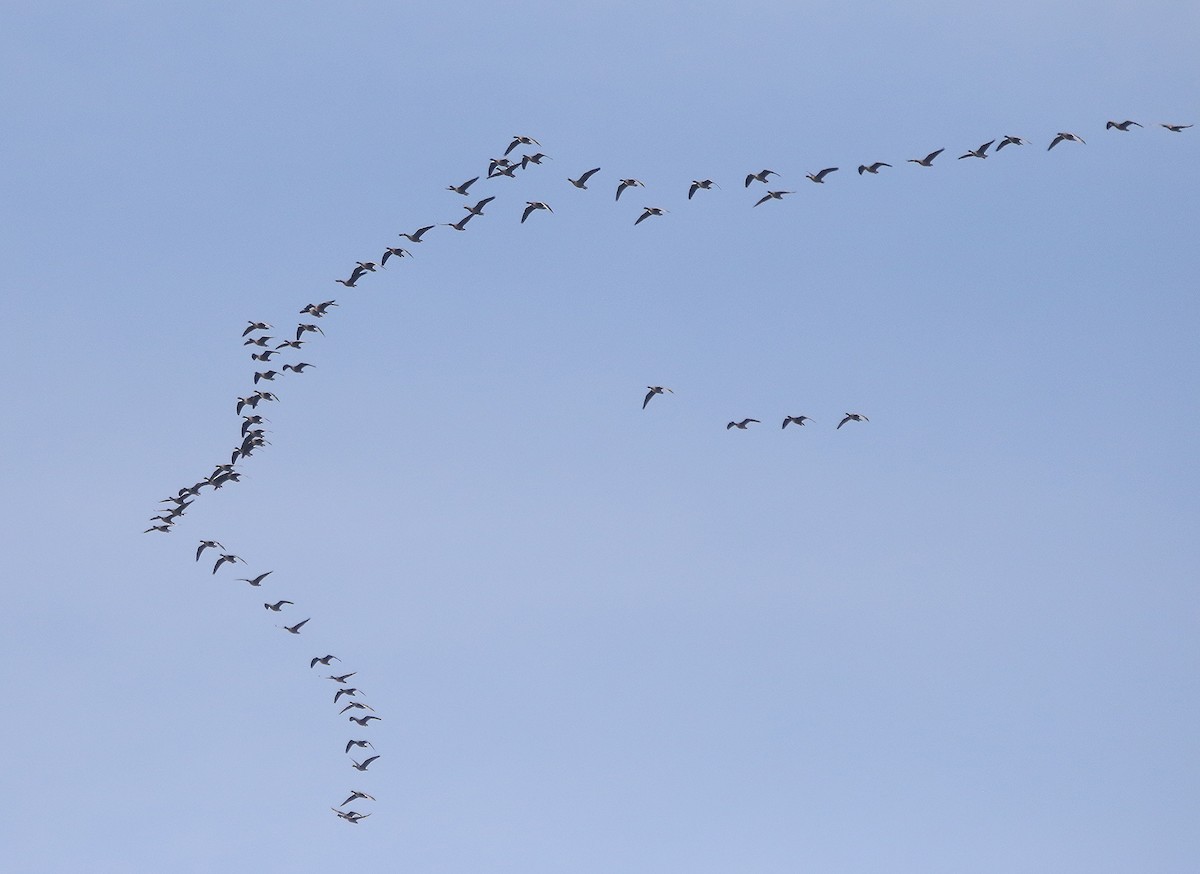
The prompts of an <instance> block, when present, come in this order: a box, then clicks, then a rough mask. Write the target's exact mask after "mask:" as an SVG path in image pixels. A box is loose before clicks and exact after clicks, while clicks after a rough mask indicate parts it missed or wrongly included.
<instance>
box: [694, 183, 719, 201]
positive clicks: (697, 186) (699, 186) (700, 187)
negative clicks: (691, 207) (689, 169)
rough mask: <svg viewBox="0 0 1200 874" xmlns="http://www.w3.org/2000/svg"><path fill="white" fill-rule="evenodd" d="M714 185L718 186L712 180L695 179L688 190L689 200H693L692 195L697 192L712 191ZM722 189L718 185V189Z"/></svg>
mask: <svg viewBox="0 0 1200 874" xmlns="http://www.w3.org/2000/svg"><path fill="white" fill-rule="evenodd" d="M714 185H717V183H715V182H713V181H712V180H711V179H693V180H692V184H691V186H690V187H689V188H688V200H691V199H692V195H693V194H695V193H696V192H697V191H710V190H711V189H712V187H713V186H714ZM720 187H721V186H720V185H717V188H720Z"/></svg>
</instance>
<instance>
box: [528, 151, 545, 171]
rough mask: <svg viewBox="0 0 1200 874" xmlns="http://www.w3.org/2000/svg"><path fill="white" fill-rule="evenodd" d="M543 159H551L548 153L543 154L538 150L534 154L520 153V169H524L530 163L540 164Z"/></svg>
mask: <svg viewBox="0 0 1200 874" xmlns="http://www.w3.org/2000/svg"><path fill="white" fill-rule="evenodd" d="M543 160H547V161H549V160H551V159H550V156H549V155H543V154H542V153H541V152H538V153H536V154H534V155H522V156H521V169H522V170H524V169H525V168H526V167H528V166H529V165H530V164H540V163H542V161H543Z"/></svg>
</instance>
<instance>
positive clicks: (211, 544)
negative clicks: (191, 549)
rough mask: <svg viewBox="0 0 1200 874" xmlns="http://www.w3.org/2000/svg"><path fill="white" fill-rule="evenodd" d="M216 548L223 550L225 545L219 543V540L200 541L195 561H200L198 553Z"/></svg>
mask: <svg viewBox="0 0 1200 874" xmlns="http://www.w3.org/2000/svg"><path fill="white" fill-rule="evenodd" d="M217 548H220V549H224V548H225V544H223V543H221V541H219V540H201V541H200V546H199V548H198V549H197V550H196V561H199V560H200V553H202V552H204V550H206V549H217Z"/></svg>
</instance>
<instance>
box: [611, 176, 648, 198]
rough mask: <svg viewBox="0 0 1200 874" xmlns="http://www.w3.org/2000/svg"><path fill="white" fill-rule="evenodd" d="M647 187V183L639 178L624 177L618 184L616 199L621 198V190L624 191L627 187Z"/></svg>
mask: <svg viewBox="0 0 1200 874" xmlns="http://www.w3.org/2000/svg"><path fill="white" fill-rule="evenodd" d="M645 187H646V184H645V183H644V182H642V181H641V180H639V179H622V180H621V181H620V183H619V184H618V185H617V196H616V200H620V199H621V192H623V191H624V190H625V189H626V188H645Z"/></svg>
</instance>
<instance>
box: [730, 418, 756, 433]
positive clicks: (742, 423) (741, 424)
mask: <svg viewBox="0 0 1200 874" xmlns="http://www.w3.org/2000/svg"><path fill="white" fill-rule="evenodd" d="M751 422H758V419H742V421H740V422H730V423H729V424H728V425H726V426H725V430H726V431H728V430H729V429H730V428H740V429H741V430H743V431H745V430H746V426H747V425H749V424H750V423H751Z"/></svg>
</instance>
